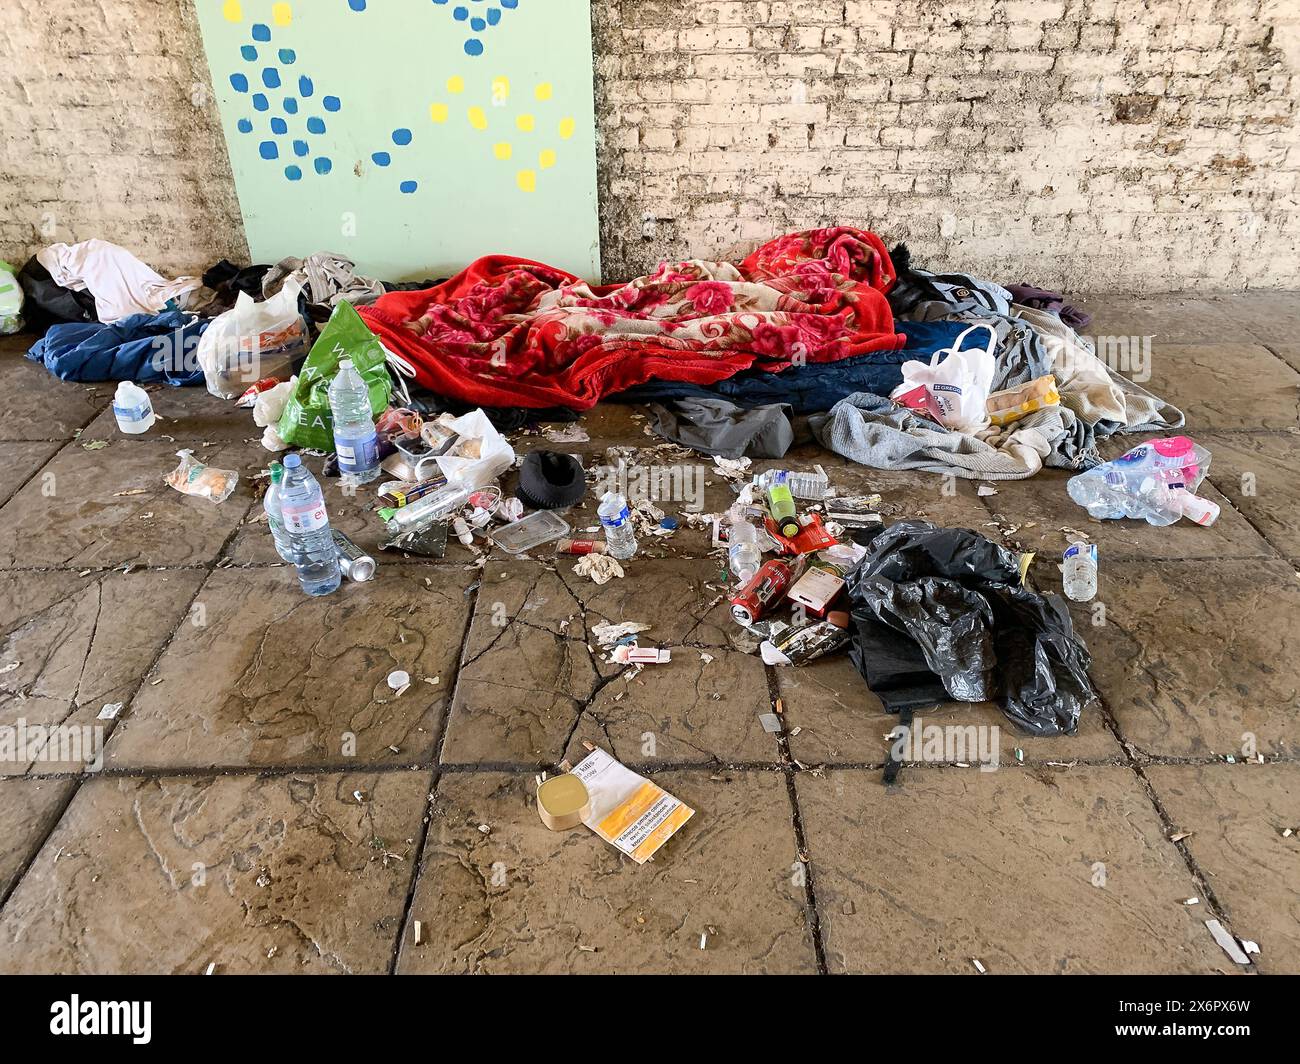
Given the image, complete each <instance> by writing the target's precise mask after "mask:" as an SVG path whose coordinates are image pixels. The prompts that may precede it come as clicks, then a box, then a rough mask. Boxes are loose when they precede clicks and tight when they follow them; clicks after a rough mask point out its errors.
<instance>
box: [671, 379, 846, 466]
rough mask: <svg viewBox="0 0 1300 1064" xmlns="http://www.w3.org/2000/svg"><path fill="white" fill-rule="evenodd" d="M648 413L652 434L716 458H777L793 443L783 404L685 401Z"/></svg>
mask: <svg viewBox="0 0 1300 1064" xmlns="http://www.w3.org/2000/svg"><path fill="white" fill-rule="evenodd" d="M862 394H865V393H862ZM649 410H650V413H651V416H652V419H651V422H650V428H651V429H653V430H654V432H655V433H656V434H658V435H660V436H662V437H663V438H664V439H666V440H672V441H673V442H674V443H680V444H681V445H682V446H683V447H689V448H691V450H693V451H702V452H703V453H704V454H715V455H717V456H718V457H720V458H745V457H748V458H780V457H781V456H783V455H784V454H785V452H786V451H788V450H789V449H790V444H791V443H793V442H794V427H793V426H792V425H791V424H790V407H789V406H788V405H787V404H785V403H774V404H773V405H771V406H756V407H753V408H751V409H749V410H746V409H744V408H743V407H739V406H736V404H735V403H729V402H727V401H726V400H725V399H696V398H686V399H674V400H673V401H672V402H671V403H668V404H662V403H651V404H650V405H649Z"/></svg>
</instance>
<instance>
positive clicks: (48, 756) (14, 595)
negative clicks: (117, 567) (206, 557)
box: [0, 570, 203, 775]
mask: <svg viewBox="0 0 1300 1064" xmlns="http://www.w3.org/2000/svg"><path fill="white" fill-rule="evenodd" d="M202 580H203V574H202V573H201V572H198V571H195V570H172V571H168V572H144V571H139V572H132V573H129V574H122V573H120V572H112V573H101V574H90V575H86V576H80V575H78V574H77V573H72V572H68V571H57V570H55V571H50V572H43V573H14V572H7V573H0V638H2V639H3V645H2V646H0V668H4V667H6V666H8V665H10V664H12V663H14V662H17V663H18V665H17V667H16V668H13V669H10V670H9V671H8V672H5V673H4V674H3V675H0V727H6V728H13V729H15V731H14V732H13V734H14V736H15V746H18V745H25V746H27V749H26V751H25V752H24V751H20V750H16V751H15V755H16V756H15V757H14V758H12V759H2V760H0V775H8V774H19V775H21V774H23V773H25V772H28V771H31V772H39V773H49V772H59V771H72V772H79V771H81V769H82V767H83V765H84V764H85V761H86V760H87V759H89V760H92V761H93V760H94V757H95V754H97V753H98V752H99V744H98V742H92V743H87V744H83V747H82V755H81V756H76V755H77V754H78V751H77V749H76V748H75V747H74V746H71V745H69V746H62V745H60V746H58V747H55V746H53V745H49V744H45V743H39V744H38V745H39V749H37V748H34V747H32V746H31V745H30V743H31V742H36V741H37V740H36V739H35V737H34V735H33V733H31V732H27V733H23V734H24V735H25V737H26V738H27V740H28V742H27V743H23V744H19V743H18V742H17V739H16V737H17V736H18V735H19V734H20V733H19V732H18V731H17V730H16V729H18V725H19V722H25V724H26V725H27V726H28V727H29V728H31V727H34V726H50V725H58V724H64V725H68V726H70V727H76V728H83V727H90V728H94V727H96V726H98V727H102V728H104V729H105V730H106V731H107V730H111V727H112V725H111V723H105V722H104V721H101V720H99V713H100V711H101V710H102V709H103V707H104V705H105V704H107V703H116V702H124V701H129V700H130V698H131V696H132V694H133V693H134V692H135V690H136V688H137V687H138V686H139V685H140V683H141V681H142V680H143V679H144V675H145V672H146V671H147V669H148V668H149V664H150V663H151V662H152V661H153V659H154V657H155V656H156V655H157V654H158V651H159V650H161V649H162V647H163V645H164V644H165V643H166V642H167V641H168V639H169V638H171V634H172V632H173V631H175V630H176V628H177V626H178V625H180V624H182V623H183V621H184V618H185V613H186V609H187V607H188V605H189V602H190V599H191V598H192V597H193V596H194V593H195V591H196V590H197V589H198V587H199V585H200V583H202ZM186 689H187V684H186V683H184V682H182V684H181V686H180V688H179V689H178V690H177V689H174V690H173V693H172V697H176V696H178V695H179V694H180V692H181V691H184V690H186ZM76 734H77V735H81V734H82V733H80V732H78V733H76ZM71 736H72V733H69V738H70V739H71ZM18 755H21V756H18Z"/></svg>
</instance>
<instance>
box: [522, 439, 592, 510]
mask: <svg viewBox="0 0 1300 1064" xmlns="http://www.w3.org/2000/svg"><path fill="white" fill-rule="evenodd" d="M586 493H587V474H586V473H584V472H583V470H582V463H581V462H579V461H578V460H577V459H576V458H574V457H573V455H571V454H561V453H560V452H558V451H530V452H529V453H528V454H527V455H525V456H524V463H523V465H521V466H520V467H519V487H518V488H516V489H515V495H516V496H517V497H518V498H519V501H520V502H522V503H523V504H524V505H525V506H531V507H532V508H533V509H534V510H567V509H568V508H569V507H570V506H577V505H578V503H580V502H581V501H582V497H583V496H584V495H585V494H586Z"/></svg>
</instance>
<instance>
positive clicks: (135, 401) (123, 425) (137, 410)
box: [113, 381, 154, 436]
mask: <svg viewBox="0 0 1300 1064" xmlns="http://www.w3.org/2000/svg"><path fill="white" fill-rule="evenodd" d="M113 416H114V417H115V418H117V427H118V428H119V429H121V430H122V431H123V432H125V433H127V434H128V435H131V436H138V435H139V434H140V433H142V432H148V431H149V430H150V429H151V428H153V423H154V413H153V402H152V401H151V400H150V399H149V393H148V392H146V391H145V390H144V389H143V388H141V387H140V386H139V385H138V384H133V383H132V382H131V381H123V382H122V383H121V384H119V385H118V386H117V392H116V393H115V394H114V396H113Z"/></svg>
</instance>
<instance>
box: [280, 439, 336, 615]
mask: <svg viewBox="0 0 1300 1064" xmlns="http://www.w3.org/2000/svg"><path fill="white" fill-rule="evenodd" d="M280 515H281V517H283V519H284V527H285V531H286V532H288V533H289V538H290V540H291V542H292V544H293V564H294V566H295V568H297V570H298V582H299V583H301V584H302V589H303V590H304V591H305V592H307V594H309V595H328V594H330V593H331V592H334V591H337V590H338V586H339V584H340V583H341V582H342V579H343V574H342V572H341V571H340V569H339V556H338V549H337V548H336V547H335V546H334V537H333V535H331V534H330V518H329V514H328V513H327V512H326V510H325V497H324V496H323V495H322V494H321V490H320V485H319V484H318V483H317V482H316V478H315V477H314V476H312V475H311V471H310V470H309V469H308V468H307V467H306V466H305V465H303V464H302V459H301V458H299V457H298V455H296V454H291V455H289V456H288V457H286V458H285V460H284V480H283V481H282V482H281V484H280Z"/></svg>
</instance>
